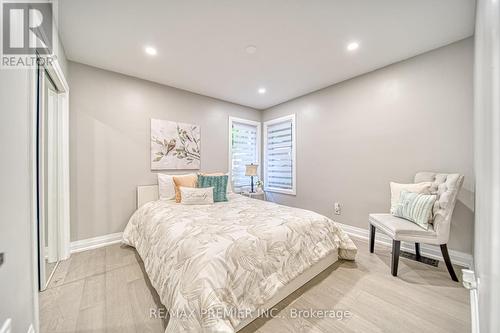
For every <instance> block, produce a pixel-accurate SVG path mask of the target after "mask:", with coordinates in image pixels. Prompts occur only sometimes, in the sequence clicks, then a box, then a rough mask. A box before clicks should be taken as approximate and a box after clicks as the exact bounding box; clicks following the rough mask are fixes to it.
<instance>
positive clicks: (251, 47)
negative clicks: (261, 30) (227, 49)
mask: <svg viewBox="0 0 500 333" xmlns="http://www.w3.org/2000/svg"><path fill="white" fill-rule="evenodd" d="M245 51H247V53H248V54H254V53H255V52H257V46H255V45H248V46H247V47H246V48H245Z"/></svg>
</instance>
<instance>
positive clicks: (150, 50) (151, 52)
mask: <svg viewBox="0 0 500 333" xmlns="http://www.w3.org/2000/svg"><path fill="white" fill-rule="evenodd" d="M144 51H145V52H146V53H147V54H149V55H152V56H154V55H156V54H157V53H158V52H157V51H156V49H155V48H154V47H151V46H147V47H146V48H145V49H144Z"/></svg>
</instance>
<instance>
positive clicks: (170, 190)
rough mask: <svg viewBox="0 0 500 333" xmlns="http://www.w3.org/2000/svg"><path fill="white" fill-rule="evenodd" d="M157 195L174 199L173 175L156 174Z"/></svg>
mask: <svg viewBox="0 0 500 333" xmlns="http://www.w3.org/2000/svg"><path fill="white" fill-rule="evenodd" d="M158 196H159V197H160V199H163V200H172V199H175V184H174V176H173V175H166V174H163V173H159V174H158Z"/></svg>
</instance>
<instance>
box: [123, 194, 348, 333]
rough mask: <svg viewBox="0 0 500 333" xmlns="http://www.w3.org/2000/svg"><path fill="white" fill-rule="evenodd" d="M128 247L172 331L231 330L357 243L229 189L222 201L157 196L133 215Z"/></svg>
mask: <svg viewBox="0 0 500 333" xmlns="http://www.w3.org/2000/svg"><path fill="white" fill-rule="evenodd" d="M123 242H124V243H126V244H128V245H130V246H133V247H135V248H136V249H137V252H138V253H139V255H140V256H141V258H142V260H143V261H144V266H145V269H146V272H147V274H148V276H149V278H150V280H151V283H152V285H153V287H154V288H155V289H156V290H157V292H158V294H159V296H160V299H161V302H162V303H163V304H164V305H165V306H166V308H167V309H168V311H169V314H170V320H169V323H168V326H167V329H166V332H167V333H170V332H172V333H173V332H176V333H177V332H224V333H225V332H228V333H229V332H231V333H232V332H234V328H235V327H236V326H237V325H238V324H239V323H240V321H242V320H244V319H245V317H244V316H245V315H248V313H250V312H251V311H254V310H255V309H257V308H258V306H259V305H262V304H263V303H265V302H266V301H267V300H269V299H270V298H271V297H272V296H273V295H274V294H275V293H276V292H277V291H279V290H280V288H282V287H283V286H284V285H286V284H287V283H288V282H290V281H291V280H292V279H294V278H295V277H297V276H298V275H299V274H301V273H302V272H303V271H305V270H307V269H308V268H310V267H311V266H312V265H314V264H315V263H317V262H318V261H319V260H321V259H322V258H324V257H325V256H327V255H328V254H331V253H332V252H334V251H336V252H338V255H339V257H340V258H343V259H348V260H354V257H355V255H356V247H355V245H354V243H353V242H352V241H351V239H350V238H349V237H348V236H347V235H346V234H345V233H344V232H343V231H342V230H341V229H340V228H339V227H338V226H337V225H336V224H335V223H334V222H333V221H332V220H330V219H329V218H327V217H325V216H322V215H319V214H316V213H314V212H311V211H307V210H303V209H297V208H291V207H286V206H281V205H277V204H274V203H270V202H265V201H260V200H255V199H250V198H246V197H243V196H240V195H236V194H231V195H229V201H228V202H220V203H215V204H213V205H193V206H188V205H182V204H177V203H175V202H174V201H165V200H159V201H155V202H149V203H147V204H145V205H144V206H142V207H140V208H139V209H138V210H137V211H136V212H135V213H134V215H133V216H132V217H131V219H130V221H129V223H128V225H127V227H126V229H125V232H124V234H123Z"/></svg>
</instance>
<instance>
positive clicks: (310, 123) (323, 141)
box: [263, 38, 474, 253]
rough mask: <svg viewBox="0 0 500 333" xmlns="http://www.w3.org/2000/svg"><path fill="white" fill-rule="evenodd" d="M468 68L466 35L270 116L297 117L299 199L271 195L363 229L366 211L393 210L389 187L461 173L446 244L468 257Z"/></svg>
mask: <svg viewBox="0 0 500 333" xmlns="http://www.w3.org/2000/svg"><path fill="white" fill-rule="evenodd" d="M472 63H473V41H472V39H471V38H469V39H467V40H464V41H460V42H458V43H454V44H452V45H449V46H446V47H443V48H440V49H438V50H434V51H431V52H429V53H426V54H423V55H420V56H417V57H415V58H412V59H409V60H407V61H404V62H401V63H397V64H393V65H391V66H388V67H386V68H383V69H380V70H377V71H374V72H371V73H368V74H366V75H363V76H360V77H357V78H354V79H351V80H348V81H345V82H342V83H340V84H336V85H334V86H331V87H329V88H326V89H323V90H321V91H318V92H315V93H312V94H309V95H306V96H303V97H300V98H298V99H295V100H292V101H289V102H286V103H284V104H281V105H279V106H276V107H273V108H271V109H268V110H266V111H264V112H263V120H269V119H273V118H276V117H279V116H283V115H287V114H292V113H295V114H296V115H297V195H296V196H289V195H279V194H272V195H269V196H268V197H270V198H271V199H272V200H274V201H276V202H279V203H283V204H286V205H290V206H296V207H301V208H306V209H310V210H313V211H316V212H319V213H321V214H324V215H327V216H330V217H333V218H334V219H335V220H336V221H338V222H341V223H345V224H349V225H352V226H356V227H361V228H367V227H368V222H367V220H368V214H369V213H376V212H388V209H389V200H390V189H389V182H390V181H396V182H403V183H407V182H412V179H413V176H414V174H415V173H416V172H417V171H423V170H429V171H441V172H460V173H462V174H464V175H465V184H464V189H463V190H462V192H461V194H460V196H459V200H461V201H460V202H458V204H457V207H456V209H455V214H454V216H453V222H452V226H451V229H452V230H451V240H450V243H449V246H450V248H451V249H455V250H459V251H463V252H466V253H472V248H473V211H472V209H473V193H472V191H473V184H474V173H473V147H472V146H473V136H472V135H473V131H472V127H473V124H472V122H473V113H472V105H473V91H472ZM335 201H338V202H340V203H341V204H342V215H340V216H334V215H333V203H334V202H335Z"/></svg>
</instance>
